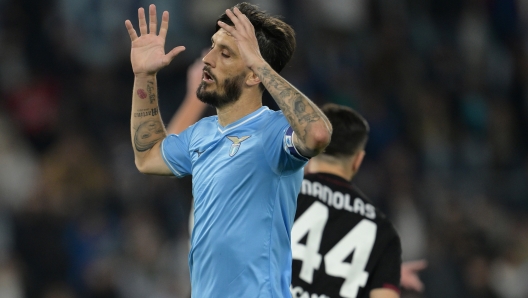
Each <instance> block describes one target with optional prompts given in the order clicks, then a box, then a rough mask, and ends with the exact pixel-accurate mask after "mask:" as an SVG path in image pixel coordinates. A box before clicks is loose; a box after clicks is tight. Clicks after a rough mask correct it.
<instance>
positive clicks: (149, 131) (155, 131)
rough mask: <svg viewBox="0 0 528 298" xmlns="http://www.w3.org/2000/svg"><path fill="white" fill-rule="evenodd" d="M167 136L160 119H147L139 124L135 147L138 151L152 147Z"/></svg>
mask: <svg viewBox="0 0 528 298" xmlns="http://www.w3.org/2000/svg"><path fill="white" fill-rule="evenodd" d="M164 137H165V129H164V128H163V124H162V123H161V121H159V120H147V121H144V122H142V123H140V124H139V126H138V128H137V129H136V133H135V134H134V147H135V148H136V150H137V151H138V152H144V151H147V150H150V149H152V147H154V145H155V144H156V143H157V142H159V141H160V140H162V139H163V138H164Z"/></svg>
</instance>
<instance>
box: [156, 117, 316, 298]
mask: <svg viewBox="0 0 528 298" xmlns="http://www.w3.org/2000/svg"><path fill="white" fill-rule="evenodd" d="M292 134H293V130H292V129H291V128H290V125H289V124H288V122H287V121H286V119H285V117H284V115H283V114H282V112H275V111H272V110H270V109H268V108H267V107H261V108H260V109H258V110H257V111H255V112H253V113H251V114H249V115H247V116H245V117H243V118H242V119H240V120H237V121H236V122H233V123H231V124H229V125H227V126H225V127H222V126H220V124H219V123H218V118H217V116H213V117H208V118H204V119H202V120H200V121H199V122H198V123H196V124H195V125H193V126H191V127H189V128H188V129H187V130H185V131H184V132H182V133H181V134H180V135H169V136H168V137H167V138H165V140H164V141H163V143H162V146H161V152H162V155H163V159H164V160H165V162H166V163H167V165H168V166H169V168H170V169H171V170H172V172H173V173H174V175H176V176H178V177H183V176H185V175H192V176H193V178H192V182H193V196H194V207H195V210H194V220H195V221H194V230H193V233H192V237H191V251H190V253H189V268H190V271H191V287H192V297H193V298H204V297H205V298H214V297H222V298H228V297H233V298H245V297H251V298H256V297H291V294H290V290H289V287H290V281H291V246H290V231H291V227H292V223H293V219H294V216H295V208H296V203H297V202H296V200H297V194H298V193H299V190H300V186H301V182H302V177H303V167H304V165H305V164H306V162H307V159H306V158H305V157H303V156H301V155H300V154H299V153H298V152H297V150H296V149H295V147H294V146H293V141H292Z"/></svg>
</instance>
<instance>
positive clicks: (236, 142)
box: [226, 136, 251, 156]
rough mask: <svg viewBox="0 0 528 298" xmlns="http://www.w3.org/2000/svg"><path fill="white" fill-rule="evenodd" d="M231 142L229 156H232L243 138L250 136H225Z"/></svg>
mask: <svg viewBox="0 0 528 298" xmlns="http://www.w3.org/2000/svg"><path fill="white" fill-rule="evenodd" d="M226 137H227V138H228V139H229V140H230V141H231V142H233V144H231V148H229V156H234V155H235V154H236V153H237V152H238V149H239V148H240V145H241V143H242V142H244V141H245V140H247V139H249V137H251V136H243V137H241V138H238V137H236V136H226Z"/></svg>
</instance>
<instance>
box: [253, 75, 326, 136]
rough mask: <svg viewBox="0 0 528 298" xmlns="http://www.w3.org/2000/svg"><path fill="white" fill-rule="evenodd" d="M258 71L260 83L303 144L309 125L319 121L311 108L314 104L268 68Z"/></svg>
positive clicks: (318, 116)
mask: <svg viewBox="0 0 528 298" xmlns="http://www.w3.org/2000/svg"><path fill="white" fill-rule="evenodd" d="M258 71H259V73H260V77H261V80H262V83H263V84H264V86H266V88H267V89H268V91H269V93H270V94H271V95H272V96H273V98H274V99H275V101H276V102H277V104H278V105H279V107H280V108H281V110H282V113H283V114H284V116H286V118H287V119H288V122H289V123H290V125H291V126H292V128H293V130H294V131H295V132H296V134H297V137H298V138H299V139H300V140H301V141H302V142H305V141H306V136H307V135H308V131H309V127H310V125H311V123H312V122H315V121H319V120H320V119H321V116H320V115H319V113H318V112H317V110H316V109H315V108H314V107H313V106H312V105H314V103H312V102H311V101H310V100H309V99H308V98H306V96H304V95H303V94H302V93H301V92H299V91H298V90H297V89H296V88H295V87H293V86H292V85H290V84H289V83H288V82H287V81H286V80H285V79H284V78H282V77H280V76H279V75H277V74H276V73H274V72H272V71H271V70H270V69H269V66H264V67H260V68H259V69H258Z"/></svg>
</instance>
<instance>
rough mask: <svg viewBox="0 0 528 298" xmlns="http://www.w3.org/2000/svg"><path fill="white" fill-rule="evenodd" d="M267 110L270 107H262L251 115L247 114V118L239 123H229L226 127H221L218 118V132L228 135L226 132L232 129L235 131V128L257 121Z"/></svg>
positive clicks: (238, 121) (243, 118) (241, 119)
mask: <svg viewBox="0 0 528 298" xmlns="http://www.w3.org/2000/svg"><path fill="white" fill-rule="evenodd" d="M267 110H269V108H268V107H266V106H262V107H260V108H258V109H257V110H256V111H254V112H251V113H249V114H247V115H246V116H244V117H242V118H240V119H238V120H237V121H235V122H233V123H229V124H228V125H226V126H222V125H220V123H218V118H217V119H216V121H217V125H218V131H219V132H220V133H226V132H228V131H230V130H232V129H235V128H237V127H239V126H241V125H244V124H246V123H248V122H250V121H252V120H253V119H257V118H258V116H260V115H261V114H262V113H264V112H265V111H267Z"/></svg>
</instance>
